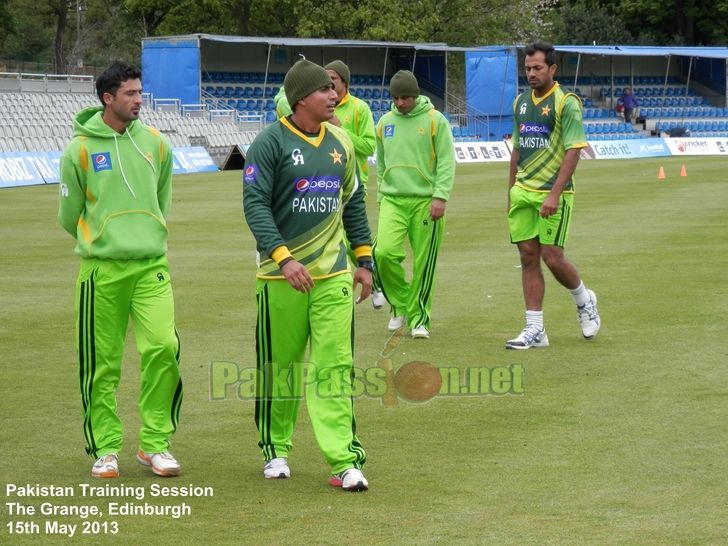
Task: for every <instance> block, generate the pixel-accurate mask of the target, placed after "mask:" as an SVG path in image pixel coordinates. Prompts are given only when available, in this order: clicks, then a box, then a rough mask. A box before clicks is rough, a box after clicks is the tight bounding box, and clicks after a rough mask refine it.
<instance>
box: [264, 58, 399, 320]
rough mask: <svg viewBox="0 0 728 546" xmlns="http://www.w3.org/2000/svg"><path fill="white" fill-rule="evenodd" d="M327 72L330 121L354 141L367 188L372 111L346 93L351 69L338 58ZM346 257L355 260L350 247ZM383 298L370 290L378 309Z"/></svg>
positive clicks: (282, 107) (279, 100)
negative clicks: (332, 99)
mask: <svg viewBox="0 0 728 546" xmlns="http://www.w3.org/2000/svg"><path fill="white" fill-rule="evenodd" d="M324 68H325V69H326V72H327V73H328V75H329V76H330V77H331V81H332V82H333V83H334V91H336V109H335V110H334V117H333V118H331V120H330V121H329V123H332V124H333V125H338V126H339V127H341V128H342V129H344V130H345V131H346V133H347V134H348V135H349V138H350V139H351V141H352V143H353V144H354V152H355V153H356V164H357V166H358V167H359V171H358V172H359V181H360V182H361V184H362V186H364V191H365V192H366V189H367V182H368V181H369V157H370V156H371V155H372V154H373V153H374V150H375V146H376V141H375V138H374V118H373V117H372V111H371V109H370V108H369V105H368V104H367V103H366V101H363V100H361V99H360V98H358V97H355V96H354V95H351V94H350V93H349V81H351V72H350V71H349V67H348V66H347V65H346V63H344V61H341V60H338V59H337V60H335V61H331V62H330V63H328V64H327V65H326V66H324ZM274 100H275V103H276V113H277V115H278V117H279V118H281V117H285V116H289V115H290V114H291V110H290V106H289V105H288V101H287V100H286V98H285V86H284V87H282V88H281V90H280V91H279V92H278V94H277V95H276V97H275V99H274ZM349 257H350V258H352V262H354V263H356V260H355V259H354V256H353V255H352V253H351V251H350V252H349ZM385 303H386V300H385V299H384V295H383V294H382V292H381V290H378V289H374V290H373V291H372V305H373V306H374V308H375V309H381V308H382V307H383V306H384V304H385Z"/></svg>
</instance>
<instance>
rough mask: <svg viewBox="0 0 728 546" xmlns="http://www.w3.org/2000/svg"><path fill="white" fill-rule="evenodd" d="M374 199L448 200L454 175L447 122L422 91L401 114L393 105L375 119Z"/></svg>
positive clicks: (453, 154)
mask: <svg viewBox="0 0 728 546" xmlns="http://www.w3.org/2000/svg"><path fill="white" fill-rule="evenodd" d="M376 132H377V200H378V201H381V199H382V196H383V195H398V196H403V197H432V198H435V199H442V200H444V201H447V200H448V199H449V197H450V190H452V185H453V181H454V179H455V148H454V146H453V141H452V132H451V129H450V123H449V122H448V121H447V119H446V118H445V116H443V115H442V114H441V113H440V112H438V111H437V110H435V107H434V106H433V105H432V103H431V102H430V99H429V98H428V97H426V96H425V95H420V96H419V97H417V99H416V102H415V107H414V108H413V109H412V110H411V111H410V112H409V113H407V114H401V113H400V112H399V110H397V107H396V106H395V105H394V102H392V109H391V111H390V112H387V113H386V114H385V115H383V116H382V117H381V118H380V120H379V123H377V131H376Z"/></svg>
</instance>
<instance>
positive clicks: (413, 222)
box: [374, 70, 455, 339]
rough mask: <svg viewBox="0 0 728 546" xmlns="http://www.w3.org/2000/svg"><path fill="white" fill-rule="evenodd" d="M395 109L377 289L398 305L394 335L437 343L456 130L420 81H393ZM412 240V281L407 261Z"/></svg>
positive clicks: (383, 183)
mask: <svg viewBox="0 0 728 546" xmlns="http://www.w3.org/2000/svg"><path fill="white" fill-rule="evenodd" d="M390 93H391V95H392V109H391V111H390V112H387V113H386V114H384V115H383V116H382V117H381V118H380V119H379V123H378V124H377V130H376V136H377V201H378V202H379V227H378V229H377V240H376V243H375V245H374V261H375V262H376V264H377V267H376V274H375V277H377V279H376V280H377V282H378V284H379V285H380V286H381V287H382V290H383V291H384V295H385V297H386V298H387V301H388V302H389V303H390V305H391V306H392V317H391V319H390V321H389V324H388V328H389V330H390V331H395V330H398V329H399V328H401V327H404V326H407V325H408V326H409V327H410V328H411V332H410V333H411V335H412V337H413V338H420V339H426V338H429V337H430V313H431V311H432V296H433V292H434V285H435V270H436V265H437V255H438V253H439V251H440V244H441V242H442V235H443V233H444V228H445V206H446V205H447V200H448V199H449V197H450V191H451V190H452V185H453V182H454V179H455V148H454V146H453V141H452V132H451V129H450V123H449V122H448V121H447V119H446V118H445V116H444V115H443V114H442V113H440V112H438V111H437V110H435V107H434V106H433V105H432V103H431V102H430V99H429V98H428V97H426V96H425V95H420V88H419V84H418V82H417V78H415V75H414V74H413V73H412V72H410V71H409V70H400V71H399V72H397V73H396V74H395V75H394V76H392V80H391V82H390ZM405 239H408V240H409V241H410V246H411V247H412V255H413V264H412V279H411V281H410V282H407V280H406V277H405V271H404V267H402V262H403V261H404V259H405V255H406V253H405V249H404V242H405Z"/></svg>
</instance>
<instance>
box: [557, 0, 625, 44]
mask: <svg viewBox="0 0 728 546" xmlns="http://www.w3.org/2000/svg"><path fill="white" fill-rule="evenodd" d="M552 19H553V38H552V40H553V41H554V42H555V43H558V44H581V45H589V44H592V43H596V44H599V45H605V44H625V43H631V42H632V41H633V38H632V35H631V34H630V32H629V30H627V27H626V26H625V24H624V21H623V20H622V19H620V18H619V17H618V16H617V14H616V13H615V10H614V5H613V4H612V3H610V4H609V5H602V4H601V3H600V2H598V1H596V0H576V1H574V2H569V3H564V4H563V5H562V6H561V7H560V8H559V9H558V10H556V11H555V12H554V13H553V14H552Z"/></svg>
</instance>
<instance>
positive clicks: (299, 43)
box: [144, 33, 513, 51]
mask: <svg viewBox="0 0 728 546" xmlns="http://www.w3.org/2000/svg"><path fill="white" fill-rule="evenodd" d="M155 40H160V41H164V42H175V41H186V40H198V41H210V42H226V43H236V44H265V45H270V46H289V47H344V48H373V47H385V48H387V47H388V48H401V49H413V50H415V51H488V50H494V51H502V50H504V49H510V48H511V47H513V46H478V47H460V46H451V45H448V44H445V43H441V42H433V43H419V42H378V41H371V40H336V39H326V38H286V37H278V36H227V35H223V34H201V33H197V34H186V35H181V36H154V37H148V38H144V42H145V43H146V42H153V41H155Z"/></svg>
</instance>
